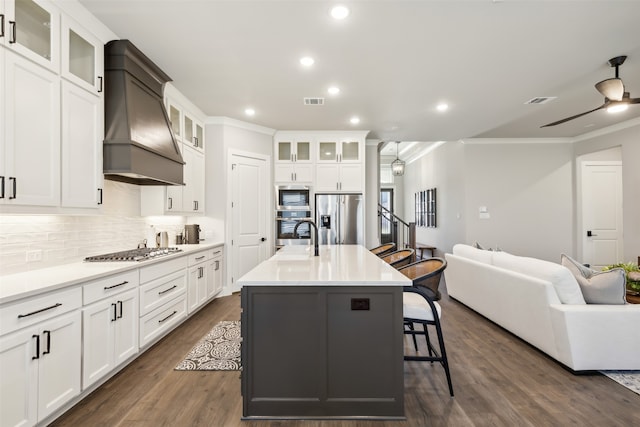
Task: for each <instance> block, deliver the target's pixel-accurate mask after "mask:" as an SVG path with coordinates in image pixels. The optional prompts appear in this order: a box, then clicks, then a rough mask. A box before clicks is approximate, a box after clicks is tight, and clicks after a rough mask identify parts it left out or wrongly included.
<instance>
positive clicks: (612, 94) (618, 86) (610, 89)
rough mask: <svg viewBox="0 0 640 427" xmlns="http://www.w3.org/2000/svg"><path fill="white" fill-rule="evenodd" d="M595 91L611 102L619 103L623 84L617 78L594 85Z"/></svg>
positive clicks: (622, 92) (622, 93)
mask: <svg viewBox="0 0 640 427" xmlns="http://www.w3.org/2000/svg"><path fill="white" fill-rule="evenodd" d="M596 89H597V90H598V92H600V93H601V94H602V95H604V97H605V98H608V99H610V100H612V101H620V100H622V97H623V95H624V84H623V83H622V79H619V78H615V79H606V80H602V81H601V82H598V83H596Z"/></svg>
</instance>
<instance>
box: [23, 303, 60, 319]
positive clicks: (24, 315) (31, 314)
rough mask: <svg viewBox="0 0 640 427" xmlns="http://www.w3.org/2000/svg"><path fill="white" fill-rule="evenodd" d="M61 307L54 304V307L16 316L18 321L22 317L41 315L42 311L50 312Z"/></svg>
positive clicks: (58, 304)
mask: <svg viewBox="0 0 640 427" xmlns="http://www.w3.org/2000/svg"><path fill="white" fill-rule="evenodd" d="M61 305H62V304H61V303H59V302H58V303H55V304H54V305H51V306H49V307H45V308H41V309H40V310H36V311H32V312H31V313H27V314H18V319H22V318H23V317H29V316H33V315H34V314H38V313H42V312H43V311H47V310H51V309H52V308H56V307H60V306H61Z"/></svg>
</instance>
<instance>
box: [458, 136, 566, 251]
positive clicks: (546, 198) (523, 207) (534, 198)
mask: <svg viewBox="0 0 640 427" xmlns="http://www.w3.org/2000/svg"><path fill="white" fill-rule="evenodd" d="M503 142H509V143H503ZM464 146H465V147H464V151H465V156H464V158H465V160H464V165H465V166H464V174H465V191H466V197H465V216H466V221H465V223H466V242H467V243H474V242H476V241H477V242H479V243H480V244H481V245H483V246H485V247H493V248H495V247H496V246H498V247H500V249H502V250H505V251H507V252H511V253H514V254H517V255H524V256H531V257H536V258H541V259H546V260H549V261H554V262H558V261H559V259H560V254H561V253H566V254H574V245H573V242H574V238H573V237H574V227H573V210H574V194H573V177H574V172H573V150H572V146H571V144H568V143H565V144H556V143H524V142H519V141H517V140H513V141H500V142H498V143H481V144H473V143H472V144H464ZM481 206H485V207H487V210H488V213H489V215H490V218H489V219H480V218H479V216H480V215H479V207H481Z"/></svg>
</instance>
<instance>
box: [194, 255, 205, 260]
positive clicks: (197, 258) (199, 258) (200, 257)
mask: <svg viewBox="0 0 640 427" xmlns="http://www.w3.org/2000/svg"><path fill="white" fill-rule="evenodd" d="M204 257H205V255H202V256H197V257H196V261H200V260H201V259H204Z"/></svg>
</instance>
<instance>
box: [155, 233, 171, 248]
mask: <svg viewBox="0 0 640 427" xmlns="http://www.w3.org/2000/svg"><path fill="white" fill-rule="evenodd" d="M168 247H169V234H168V233H167V232H166V231H161V232H160V233H157V234H156V248H161V249H164V248H168Z"/></svg>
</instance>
